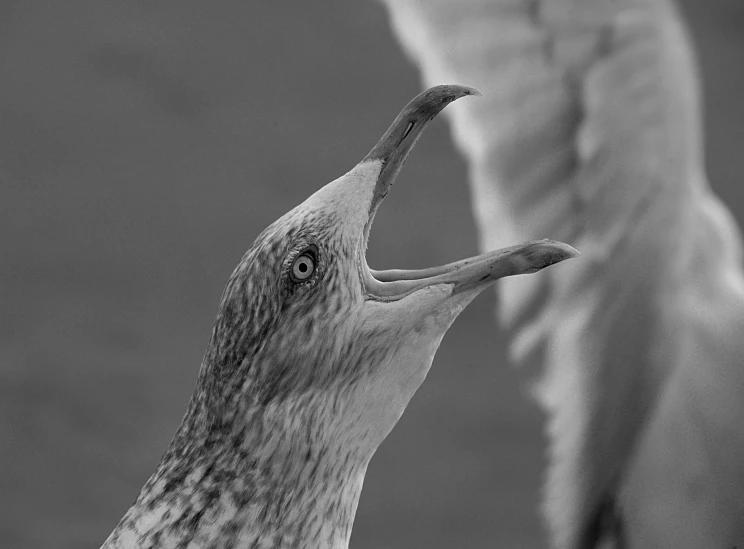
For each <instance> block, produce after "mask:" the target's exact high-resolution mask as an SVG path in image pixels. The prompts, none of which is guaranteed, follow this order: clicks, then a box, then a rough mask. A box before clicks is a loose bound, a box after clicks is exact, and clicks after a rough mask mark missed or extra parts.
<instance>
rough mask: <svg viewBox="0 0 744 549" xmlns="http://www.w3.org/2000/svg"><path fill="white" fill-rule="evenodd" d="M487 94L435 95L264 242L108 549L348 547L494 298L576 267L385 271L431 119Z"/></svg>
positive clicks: (505, 263)
mask: <svg viewBox="0 0 744 549" xmlns="http://www.w3.org/2000/svg"><path fill="white" fill-rule="evenodd" d="M477 93H478V92H477V91H476V90H474V89H472V88H469V87H465V86H456V85H445V86H436V87H433V88H431V89H429V90H427V91H425V92H423V93H421V94H420V95H418V96H417V97H416V98H414V99H413V100H412V101H411V102H410V103H409V104H408V105H407V106H406V107H405V108H404V109H403V110H402V111H401V113H400V114H399V115H398V116H397V118H396V119H395V121H394V122H393V124H392V125H391V126H390V128H389V129H388V130H387V132H386V133H385V134H384V135H383V137H382V138H381V139H380V141H379V142H378V143H377V145H375V147H374V148H373V149H372V150H371V152H370V153H369V154H368V155H367V156H366V157H365V158H364V160H362V162H360V163H359V164H358V165H357V166H356V167H354V168H353V169H352V170H351V171H350V172H348V173H347V174H346V175H343V176H342V177H340V178H338V179H336V180H335V181H333V182H331V183H329V184H328V185H326V186H325V187H323V188H321V189H320V190H319V191H317V192H316V193H315V194H313V195H312V196H310V198H308V199H307V200H306V201H305V202H303V203H302V204H300V205H299V206H297V207H296V208H294V209H293V210H291V211H290V212H289V213H287V214H285V215H284V216H282V217H281V218H280V219H279V220H277V221H276V222H274V223H273V224H272V225H270V226H269V227H268V228H267V229H265V230H264V231H263V232H262V233H261V234H260V235H259V236H258V237H257V238H256V240H255V242H254V243H253V245H252V246H251V247H250V248H249V250H248V252H247V253H246V254H245V255H244V256H243V258H242V260H241V261H240V263H239V265H238V266H237V268H236V269H235V271H234V272H233V274H232V276H231V277H230V279H229V281H228V283H227V286H226V288H225V290H224V293H223V294H222V298H221V301H220V305H219V310H218V313H217V319H216V322H215V325H214V329H213V331H212V337H211V339H210V342H209V345H208V347H207V351H206V354H205V357H204V360H203V362H202V365H201V369H200V371H199V376H198V380H197V383H196V388H195V390H194V393H193V396H192V397H191V400H190V402H189V405H188V409H187V411H186V414H185V416H184V419H183V422H182V424H181V426H180V428H179V429H178V431H177V433H176V435H175V437H174V438H173V440H172V442H171V444H170V446H169V448H168V449H167V451H166V452H165V455H164V456H163V458H162V461H161V462H160V465H159V466H158V468H157V470H156V472H155V473H154V474H153V475H152V476H151V477H150V479H149V480H148V481H147V483H146V484H145V486H144V488H143V489H142V491H141V492H140V494H139V496H138V497H137V499H136V501H135V502H134V504H133V505H132V506H131V508H130V509H129V510H128V511H127V513H126V514H125V516H124V518H123V519H122V520H121V521H120V522H119V524H118V526H116V528H115V530H114V531H113V532H112V533H111V535H110V536H109V538H108V539H107V540H106V542H105V543H104V544H103V548H105V549H130V548H145V547H146V548H151V549H161V548H176V547H178V548H182V547H204V548H220V549H227V548H236V547H255V548H265V547H266V548H267V547H299V548H308V549H310V548H315V549H321V548H322V549H340V548H345V547H348V543H349V537H350V535H351V527H352V523H353V520H354V514H355V512H356V508H357V503H358V501H359V496H360V492H361V489H362V482H363V480H364V475H365V471H366V469H367V464H368V463H369V460H370V459H371V458H372V455H373V454H374V452H375V450H376V449H377V447H378V446H379V445H380V443H381V442H382V441H383V440H384V439H385V437H386V436H387V434H388V433H389V432H390V431H391V429H392V428H393V427H394V426H395V424H396V422H397V421H398V419H399V418H400V417H401V414H402V413H403V411H404V409H405V407H406V405H407V404H408V402H409V400H410V399H411V397H412V396H413V394H414V393H415V391H416V389H418V387H419V385H420V384H421V383H422V382H423V380H424V378H425V377H426V374H427V372H428V370H429V367H430V366H431V362H432V359H433V357H434V353H435V352H436V350H437V348H438V347H439V343H440V341H441V339H442V337H443V336H444V334H445V332H446V331H447V329H448V328H449V326H450V325H451V324H452V322H453V321H454V320H455V318H457V316H458V314H459V313H460V312H461V311H462V310H463V309H464V308H465V307H466V306H467V304H468V303H470V301H471V300H473V299H474V298H475V296H476V295H478V294H479V293H480V292H481V291H483V289H484V288H486V287H488V286H489V285H490V284H492V283H493V282H494V281H495V280H497V279H499V278H501V277H505V276H511V275H517V274H522V273H533V272H536V271H539V270H541V269H543V268H545V267H547V266H549V265H552V264H555V263H558V262H561V261H563V260H565V259H568V258H572V257H575V256H576V255H577V254H578V252H577V251H576V250H574V249H573V248H572V247H571V246H568V245H567V244H563V243H559V242H554V241H550V240H539V241H533V242H527V243H524V244H520V245H517V246H512V247H509V248H506V249H501V250H496V251H492V252H490V253H486V254H483V255H480V256H477V257H473V258H469V259H464V260H461V261H457V262H455V263H450V264H448V265H443V266H440V267H434V268H430V269H423V270H386V271H375V270H371V269H370V268H369V267H368V266H367V262H366V259H365V251H366V247H367V241H368V237H369V231H370V226H371V224H372V219H373V218H374V215H375V212H376V211H377V208H378V207H379V206H380V204H381V202H382V201H383V199H384V198H385V196H386V195H387V193H388V191H389V190H390V187H391V186H392V185H393V182H394V181H395V179H396V177H397V175H398V172H399V171H400V169H401V167H402V165H403V163H404V162H405V160H406V158H407V157H408V155H409V153H410V152H411V149H412V148H413V146H414V145H415V143H416V141H417V140H418V138H419V137H420V136H421V133H422V132H423V131H424V129H425V128H426V126H427V125H428V124H429V122H430V121H431V120H432V119H433V118H434V117H435V116H436V115H437V114H438V113H439V112H440V111H441V110H442V109H443V108H444V107H445V106H446V105H447V104H448V103H450V102H452V101H454V100H456V99H458V98H461V97H463V96H467V95H475V94H477Z"/></svg>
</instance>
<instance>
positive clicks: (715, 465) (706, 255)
mask: <svg viewBox="0 0 744 549" xmlns="http://www.w3.org/2000/svg"><path fill="white" fill-rule="evenodd" d="M388 8H389V10H390V14H391V19H392V23H393V26H394V28H395V30H396V32H397V36H398V38H399V39H400V41H401V42H402V44H403V45H404V47H405V49H406V50H407V52H408V53H409V55H410V56H411V57H412V58H413V59H414V61H415V62H416V63H418V65H419V66H420V68H421V71H422V74H423V79H424V81H425V83H426V85H432V84H435V83H461V84H467V85H471V86H475V87H477V88H479V89H480V90H481V91H482V92H483V95H484V97H483V98H479V99H478V100H473V101H467V102H465V101H463V102H461V103H458V104H455V105H453V106H452V107H450V109H448V111H447V112H448V114H449V115H450V116H451V121H452V123H453V132H454V136H455V140H456V143H457V145H458V146H459V147H460V149H461V150H462V152H463V153H464V154H465V156H466V158H467V160H468V162H469V168H470V179H471V187H472V191H473V207H474V210H475V215H476V219H477V222H478V227H479V231H480V237H481V246H482V248H484V249H493V248H496V247H500V246H505V245H509V244H512V243H514V242H515V241H518V240H526V239H532V238H542V237H550V238H555V239H559V240H563V241H567V242H570V243H571V244H573V245H574V246H575V247H576V248H577V249H579V250H580V251H581V252H582V254H583V257H582V258H580V259H579V260H576V261H573V262H571V264H570V265H568V264H567V265H566V266H561V268H559V269H552V270H550V271H549V272H546V273H544V274H543V275H541V276H539V277H522V279H516V280H514V279H513V280H512V281H505V282H506V283H505V284H502V286H501V287H500V297H501V306H500V315H501V318H502V320H503V321H504V322H505V324H507V325H508V326H509V327H512V328H514V333H515V335H514V338H513V344H512V351H513V355H514V356H515V358H516V359H524V358H525V357H528V356H530V357H534V356H535V355H538V356H539V357H540V360H541V364H542V370H541V372H540V375H539V378H538V380H537V383H536V385H535V395H536V398H537V399H538V401H539V403H540V404H541V405H542V406H543V407H544V408H545V410H546V411H547V412H548V424H547V430H548V436H549V441H550V450H549V451H550V465H549V470H548V473H547V483H546V488H545V496H544V497H545V499H544V512H545V515H546V518H547V521H548V524H549V527H550V535H551V541H552V543H553V545H554V546H555V547H559V548H574V547H593V546H594V545H595V544H596V543H598V540H599V539H600V538H601V537H602V535H608V534H602V532H601V531H602V523H603V521H605V522H606V521H607V518H608V517H607V516H604V515H605V514H606V513H605V511H606V510H607V509H608V508H611V507H612V504H615V505H616V508H617V509H618V510H619V514H620V515H621V517H622V521H623V524H624V530H625V537H626V538H627V544H628V546H630V547H643V548H647V547H676V548H682V547H690V548H696V549H699V548H702V547H715V548H718V547H720V548H724V547H726V548H729V547H732V546H735V545H737V544H738V545H739V546H740V547H742V546H744V367H743V366H742V365H743V364H744V279H743V278H742V273H741V269H740V259H741V258H740V253H741V246H740V243H739V234H738V231H737V229H736V227H735V225H734V223H733V221H732V218H731V216H730V214H729V213H728V211H727V210H726V209H725V207H724V206H723V205H722V204H721V203H720V201H719V200H718V199H717V198H716V197H715V196H714V195H713V194H712V192H711V190H710V188H709V187H708V184H707V182H706V178H705V174H704V172H703V168H702V166H703V159H702V144H701V124H700V115H699V110H700V109H699V105H698V103H699V98H698V83H697V75H696V72H695V66H694V63H693V56H692V53H691V47H690V43H689V39H688V37H687V34H686V31H685V29H684V28H683V26H682V23H681V20H680V17H679V14H678V13H677V11H676V10H675V7H674V6H673V5H672V4H670V2H668V1H666V0H542V1H540V0H492V1H489V0H432V1H428V0H388ZM610 529H611V528H610ZM609 535H611V534H609Z"/></svg>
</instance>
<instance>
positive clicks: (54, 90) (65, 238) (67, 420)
mask: <svg viewBox="0 0 744 549" xmlns="http://www.w3.org/2000/svg"><path fill="white" fill-rule="evenodd" d="M685 7H686V8H687V13H688V15H689V17H690V21H691V26H692V29H693V32H694V35H695V38H696V42H697V44H698V46H699V51H700V57H701V62H702V68H703V75H704V79H705V88H706V92H707V94H706V109H707V119H706V128H707V132H708V141H707V152H708V168H709V173H710V174H711V178H712V180H713V182H714V186H715V188H716V190H717V191H718V192H719V193H720V194H721V195H723V196H724V198H725V200H726V201H727V203H728V204H729V205H730V207H731V208H732V209H733V210H734V211H735V213H736V215H737V218H738V219H739V220H740V221H741V220H742V219H744V207H743V206H744V190H742V185H741V181H742V178H741V175H740V174H741V173H742V171H743V170H744V146H743V144H744V101H742V99H741V98H742V97H744V8H742V7H741V4H740V2H737V1H736V0H728V1H726V0H717V1H708V2H702V1H698V2H695V1H694V0H688V1H687V2H685ZM464 83H465V84H467V82H464ZM418 90H419V86H418V79H417V75H416V72H415V70H414V69H413V68H412V67H411V66H410V65H409V63H408V62H407V61H406V60H405V59H404V58H403V57H402V55H401V53H400V52H399V50H398V48H397V46H396V44H395V42H394V40H393V39H392V37H391V34H390V31H389V30H388V27H387V22H386V17H385V14H384V12H383V10H382V8H381V6H380V5H378V4H376V3H375V2H348V1H342V0H334V1H326V2H300V1H292V2H277V1H273V2H270V1H253V2H248V1H241V2H237V1H235V2H208V1H206V0H204V1H186V0H179V1H178V2H175V1H173V2H157V3H153V2H127V3H121V2H111V1H102V0H96V1H92V0H90V1H82V0H81V1H72V2H42V1H38V2H34V1H25V2H22V1H20V2H13V1H8V2H4V3H3V4H2V6H1V7H0V253H1V255H0V257H1V258H2V259H1V260H0V261H1V264H0V267H1V268H0V547H2V548H8V549H26V548H32V547H33V548H47V547H49V548H52V547H54V548H63V549H64V548H73V547H75V548H80V547H98V545H99V544H100V543H101V542H102V541H103V540H104V539H105V537H106V536H107V535H108V533H109V531H110V530H111V529H112V528H113V526H114V525H115V524H116V522H117V521H118V519H119V518H120V517H121V515H122V514H123V513H124V511H125V510H126V508H127V507H128V505H129V504H130V503H131V501H132V500H133V498H134V497H135V496H136V494H137V492H138V490H139V488H140V487H141V485H142V483H143V482H144V481H145V480H146V479H147V477H148V475H149V474H150V473H151V472H152V471H153V470H154V467H155V465H156V464H157V462H158V460H159V457H160V455H161V454H162V452H163V450H164V449H165V447H166V445H167V444H168V441H169V440H170V437H171V436H172V434H173V433H174V431H175V429H176V427H177V425H178V423H179V421H180V418H181V415H182V413H183V411H184V409H185V406H186V402H187V400H188V396H189V394H190V392H191V390H192V387H193V383H194V381H195V377H196V372H197V369H198V367H199V363H200V361H201V357H202V353H203V352H204V348H205V346H206V342H207V339H208V336H209V333H210V330H211V325H212V320H213V318H214V314H215V312H216V306H217V302H218V299H219V296H220V293H221V291H222V288H223V286H224V284H225V282H226V281H227V278H228V276H229V274H230V272H231V270H232V269H233V267H234V266H235V265H236V263H237V261H238V259H239V258H240V256H241V255H242V253H243V251H244V250H245V249H246V248H247V247H248V246H249V245H250V243H251V242H252V240H253V238H254V237H255V236H256V235H257V233H258V232H259V231H260V230H261V229H262V228H263V227H264V226H266V225H267V224H268V223H270V222H271V221H273V220H274V219H276V218H277V217H278V216H280V215H281V214H282V213H284V212H285V211H287V210H288V209H289V208H291V207H293V206H294V205H295V204H297V203H299V202H300V201H302V200H304V198H306V197H307V196H308V195H309V194H310V193H312V192H313V191H314V190H315V189H317V188H318V187H319V186H321V185H322V184H324V183H326V182H328V181H330V180H331V179H334V178H335V177H337V176H338V175H340V174H342V173H344V172H345V171H346V170H347V169H349V168H350V167H352V166H353V165H354V164H355V163H356V162H357V161H359V160H360V159H361V158H362V157H363V156H364V154H365V153H366V152H367V151H368V150H369V148H370V147H371V146H372V145H373V144H374V143H375V141H376V140H377V138H378V137H379V136H380V135H381V134H382V132H383V131H384V130H385V128H386V127H387V125H388V123H389V122H390V121H392V119H393V117H394V116H395V114H396V113H397V111H398V110H399V108H401V107H402V106H403V105H404V104H405V103H406V102H407V101H408V100H409V99H410V98H411V97H413V95H415V94H416V93H417V91H418ZM468 200H469V197H468V192H467V185H466V174H465V168H464V165H463V162H462V160H461V159H459V158H458V156H457V155H456V153H455V152H454V151H453V149H452V147H451V145H450V144H449V141H448V135H447V128H446V125H445V124H444V123H443V122H441V121H438V122H436V123H435V124H434V125H433V127H432V128H431V129H430V130H429V131H428V132H427V134H426V135H425V136H424V139H423V140H422V141H421V142H420V145H419V146H418V148H417V150H416V151H415V153H414V155H413V156H412V158H411V159H410V161H409V162H408V164H407V166H406V169H405V170H404V172H403V175H402V177H401V180H400V181H399V183H398V185H397V186H396V188H395V189H394V190H393V192H392V193H391V195H390V197H389V199H388V200H387V201H386V203H385V204H384V206H383V208H382V210H381V211H380V213H379V214H378V217H377V219H376V223H375V227H374V230H373V232H372V240H371V243H370V251H369V262H370V264H371V265H372V266H373V267H376V268H393V267H395V268H413V267H427V266H432V265H435V264H440V263H444V262H448V261H452V260H455V259H457V258H460V257H464V256H466V255H470V254H473V253H475V252H476V238H475V233H474V229H473V223H472V221H471V218H470V214H469V210H468V208H469V202H468ZM494 305H495V304H494V299H493V294H492V293H490V292H489V293H488V294H487V295H484V296H482V297H481V298H479V299H478V300H477V301H476V302H475V303H474V304H473V305H472V306H471V307H470V308H469V309H468V310H467V311H466V312H465V313H464V314H463V315H462V316H461V318H460V319H459V320H458V321H457V323H456V324H455V325H454V327H453V328H452V329H451V331H450V333H449V334H448V335H447V337H445V339H444V342H443V344H442V347H441V350H440V352H439V354H438V356H437V359H436V360H435V363H434V367H433V369H432V372H431V374H430V376H429V379H428V380H427V382H426V383H425V384H424V386H423V388H422V389H421V391H419V393H418V394H417V396H416V397H415V398H414V400H413V402H412V403H411V405H410V407H409V409H408V411H407V413H406V414H405V416H404V417H403V419H402V421H401V422H400V424H399V426H398V427H397V429H396V430H395V431H394V432H393V434H392V435H391V436H390V437H389V438H388V440H387V441H386V443H385V444H384V445H383V446H382V447H381V449H380V450H379V452H378V454H377V456H376V457H375V458H374V459H373V461H372V464H371V466H370V469H369V473H368V475H367V481H366V486H365V490H364V492H363V494H362V499H361V503H360V506H359V512H358V515H357V520H356V525H355V529H354V534H353V537H352V546H353V547H356V548H373V547H401V548H403V547H431V548H435V547H449V548H451V547H491V546H494V545H496V546H500V547H541V546H543V544H544V542H543V541H542V540H543V534H542V531H541V524H540V520H539V518H538V515H537V513H536V505H537V501H538V495H539V487H540V477H541V468H542V465H543V456H542V441H541V435H540V421H541V417H540V415H539V413H538V412H537V411H536V410H535V409H534V408H533V407H532V405H530V404H529V403H528V402H527V401H526V400H525V398H524V397H523V396H522V394H521V391H520V389H519V385H518V373H517V372H515V371H513V370H512V369H511V368H510V367H509V366H508V364H507V363H506V361H505V358H504V352H505V351H504V341H505V338H504V336H503V335H500V334H498V333H497V331H496V328H495V325H494V322H493V320H492V316H491V312H492V310H493V307H494Z"/></svg>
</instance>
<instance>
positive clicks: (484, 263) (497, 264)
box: [362, 85, 579, 301]
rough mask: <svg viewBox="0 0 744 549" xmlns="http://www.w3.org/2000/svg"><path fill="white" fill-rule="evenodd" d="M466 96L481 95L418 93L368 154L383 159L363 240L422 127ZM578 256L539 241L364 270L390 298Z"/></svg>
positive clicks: (457, 89)
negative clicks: (417, 265) (433, 263)
mask: <svg viewBox="0 0 744 549" xmlns="http://www.w3.org/2000/svg"><path fill="white" fill-rule="evenodd" d="M466 95H480V92H479V91H478V90H475V89H473V88H469V87H466V86H457V85H443V86H435V87H433V88H429V89H428V90H426V91H424V92H423V93H421V94H419V95H418V96H416V97H415V98H414V99H413V100H412V101H411V102H410V103H408V105H406V106H405V108H404V109H403V110H402V111H401V112H400V114H399V115H398V116H397V117H396V118H395V120H394V121H393V123H392V125H391V126H390V127H389V128H388V130H387V131H386V132H385V134H384V135H383V136H382V138H381V139H380V140H379V141H378V142H377V145H375V146H374V148H373V149H372V150H371V151H370V152H369V154H368V155H367V156H366V157H365V158H364V161H379V162H381V163H382V168H381V170H380V173H379V175H378V177H377V181H376V183H375V190H374V194H373V196H372V202H371V204H370V209H369V219H368V221H367V223H366V225H365V227H364V239H365V240H366V239H367V238H368V236H369V230H370V227H371V225H372V220H373V219H374V215H375V212H376V211H377V208H378V207H379V206H380V204H381V203H382V201H383V199H384V198H385V196H386V195H387V193H388V191H389V190H390V187H392V185H393V183H394V182H395V179H396V177H397V176H398V173H399V172H400V169H401V168H402V166H403V164H404V162H405V161H406V159H407V158H408V155H409V154H410V152H411V150H412V149H413V147H414V145H415V144H416V142H417V141H418V139H419V137H421V134H422V133H423V131H424V129H425V128H426V127H427V126H428V125H429V122H431V121H432V120H433V119H434V118H435V117H436V116H437V114H439V113H440V112H441V111H442V109H444V107H446V106H447V105H448V104H449V103H451V102H452V101H455V100H456V99H459V98H461V97H464V96H466ZM364 161H363V162H364ZM578 255H579V252H578V251H576V250H575V249H574V248H572V247H571V246H569V245H568V244H564V243H562V242H555V241H552V240H538V241H532V242H525V243H523V244H518V245H516V246H512V247H509V248H504V249H501V250H495V251H492V252H488V253H486V254H482V255H479V256H476V257H471V258H468V259H463V260H461V261H457V262H455V263H450V264H448V265H442V266H440V267H433V268H430V269H421V270H397V269H396V270H388V271H374V270H371V269H369V268H368V267H367V264H366V261H365V262H364V268H363V269H362V270H363V278H364V283H365V286H366V290H367V293H368V294H369V295H370V296H372V297H375V298H377V299H382V300H386V301H392V300H397V299H401V298H403V297H405V296H406V295H408V294H410V293H412V292H415V291H416V290H418V289H421V288H424V287H428V286H433V285H435V284H451V285H452V286H453V293H460V292H463V291H466V290H470V289H477V288H484V287H485V286H487V285H488V284H489V283H491V282H493V281H495V280H497V279H499V278H503V277H505V276H511V275H517V274H526V273H534V272H537V271H539V270H541V269H544V268H545V267H548V266H550V265H554V264H555V263H560V262H561V261H563V260H565V259H570V258H572V257H576V256H578Z"/></svg>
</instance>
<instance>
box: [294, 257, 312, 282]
mask: <svg viewBox="0 0 744 549" xmlns="http://www.w3.org/2000/svg"><path fill="white" fill-rule="evenodd" d="M313 272H315V259H314V258H313V256H312V255H310V254H309V253H307V252H306V253H304V254H301V255H299V256H297V258H296V259H295V260H294V262H293V263H292V280H294V281H295V282H302V281H303V280H307V279H308V278H310V277H311V276H312V274H313Z"/></svg>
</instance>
